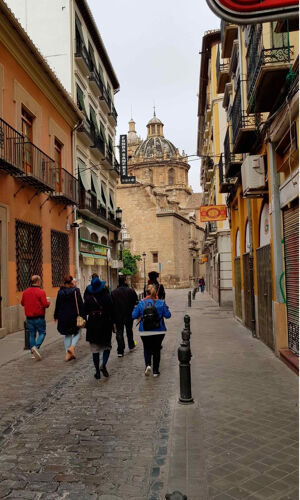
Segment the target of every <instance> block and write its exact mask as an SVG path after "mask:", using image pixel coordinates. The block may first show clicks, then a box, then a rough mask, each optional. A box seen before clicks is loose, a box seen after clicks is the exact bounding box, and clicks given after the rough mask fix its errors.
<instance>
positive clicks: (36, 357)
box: [31, 346, 42, 361]
mask: <svg viewBox="0 0 300 500" xmlns="http://www.w3.org/2000/svg"><path fill="white" fill-rule="evenodd" d="M31 352H32V354H33V356H34V357H35V359H36V360H37V361H41V359H42V356H41V355H40V353H39V351H38V349H37V348H36V347H35V346H33V348H32V349H31Z"/></svg>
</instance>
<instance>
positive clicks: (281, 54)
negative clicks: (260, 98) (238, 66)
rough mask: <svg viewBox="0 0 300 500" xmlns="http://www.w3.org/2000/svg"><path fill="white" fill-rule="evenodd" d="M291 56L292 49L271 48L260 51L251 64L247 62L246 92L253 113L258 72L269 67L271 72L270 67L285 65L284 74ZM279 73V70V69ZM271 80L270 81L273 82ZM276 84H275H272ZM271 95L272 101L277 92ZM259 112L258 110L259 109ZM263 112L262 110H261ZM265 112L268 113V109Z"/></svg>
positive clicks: (274, 76)
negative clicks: (272, 96)
mask: <svg viewBox="0 0 300 500" xmlns="http://www.w3.org/2000/svg"><path fill="white" fill-rule="evenodd" d="M291 53H292V55H293V47H292V48H288V47H277V48H272V49H261V51H260V53H259V54H258V57H257V58H256V59H255V58H254V59H253V61H251V63H252V64H250V62H249V66H248V74H247V90H248V101H249V103H250V106H251V108H252V109H254V111H255V104H256V103H255V86H256V83H257V78H258V75H259V73H260V70H261V69H262V68H263V67H266V66H267V67H269V69H270V70H272V68H271V66H275V65H279V66H280V65H284V66H285V65H286V72H287V70H288V68H287V65H288V64H289V59H290V55H291ZM255 62H256V65H255V66H254V63H255ZM279 71H280V68H279ZM273 78H276V75H275V74H274V75H273ZM273 78H272V80H273ZM274 83H276V82H274ZM272 93H273V95H274V100H275V98H276V95H277V91H276V90H274V91H273V89H272ZM259 111H260V109H259ZM262 111H263V110H262ZM266 111H269V110H268V109H267V110H266Z"/></svg>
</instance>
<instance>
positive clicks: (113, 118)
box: [108, 103, 118, 125]
mask: <svg viewBox="0 0 300 500" xmlns="http://www.w3.org/2000/svg"><path fill="white" fill-rule="evenodd" d="M108 119H109V121H110V123H111V125H117V121H118V113H117V111H116V108H115V107H114V105H113V103H111V107H110V113H108Z"/></svg>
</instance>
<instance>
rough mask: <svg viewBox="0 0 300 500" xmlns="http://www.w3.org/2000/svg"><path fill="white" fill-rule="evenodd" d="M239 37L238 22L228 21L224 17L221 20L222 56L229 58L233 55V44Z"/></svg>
mask: <svg viewBox="0 0 300 500" xmlns="http://www.w3.org/2000/svg"><path fill="white" fill-rule="evenodd" d="M237 37H238V27H237V25H236V24H231V23H228V22H227V21H224V20H223V19H222V21H221V44H222V57H223V58H228V57H230V56H231V51H232V45H233V42H234V40H235V39H236V38H237Z"/></svg>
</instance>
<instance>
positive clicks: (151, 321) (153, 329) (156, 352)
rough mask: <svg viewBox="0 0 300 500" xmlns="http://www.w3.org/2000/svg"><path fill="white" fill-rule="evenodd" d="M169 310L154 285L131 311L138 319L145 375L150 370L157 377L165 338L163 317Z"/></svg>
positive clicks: (134, 317) (169, 314)
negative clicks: (158, 295) (158, 296)
mask: <svg viewBox="0 0 300 500" xmlns="http://www.w3.org/2000/svg"><path fill="white" fill-rule="evenodd" d="M170 317H171V312H170V310H169V308H168V306H167V304H166V303H165V301H164V300H161V299H158V298H157V290H156V287H155V286H154V285H150V286H148V288H147V296H146V298H145V299H143V300H140V302H139V303H138V304H137V305H136V306H135V308H134V310H133V312H132V318H133V319H140V321H139V332H140V335H141V338H142V342H143V346H144V358H145V375H146V377H149V375H150V374H151V371H152V367H151V365H152V359H153V377H158V376H159V375H160V372H159V363H160V351H161V345H162V341H163V340H164V338H165V334H164V333H162V332H165V331H166V330H167V329H166V325H165V322H164V318H170Z"/></svg>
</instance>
